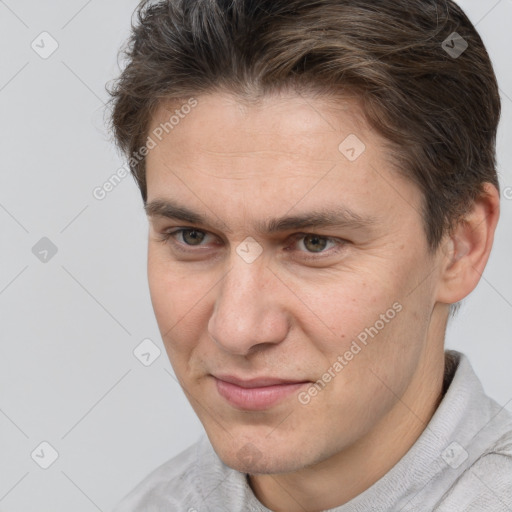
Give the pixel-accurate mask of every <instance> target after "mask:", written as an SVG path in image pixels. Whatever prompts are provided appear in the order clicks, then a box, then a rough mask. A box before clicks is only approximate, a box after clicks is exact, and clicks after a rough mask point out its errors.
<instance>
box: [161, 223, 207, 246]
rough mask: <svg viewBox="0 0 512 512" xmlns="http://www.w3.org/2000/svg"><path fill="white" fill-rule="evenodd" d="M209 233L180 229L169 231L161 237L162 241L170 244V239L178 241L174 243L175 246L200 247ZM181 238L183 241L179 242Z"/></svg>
mask: <svg viewBox="0 0 512 512" xmlns="http://www.w3.org/2000/svg"><path fill="white" fill-rule="evenodd" d="M207 235H208V233H206V231H201V230H200V229H195V228H179V229H175V230H173V231H167V232H165V233H162V234H161V235H160V241H161V242H163V243H165V242H169V241H170V239H171V238H172V239H174V240H176V242H174V240H173V243H174V245H179V244H181V245H185V246H190V247H194V246H200V245H201V242H202V241H203V240H204V239H205V238H206V236H207ZM179 238H181V240H179Z"/></svg>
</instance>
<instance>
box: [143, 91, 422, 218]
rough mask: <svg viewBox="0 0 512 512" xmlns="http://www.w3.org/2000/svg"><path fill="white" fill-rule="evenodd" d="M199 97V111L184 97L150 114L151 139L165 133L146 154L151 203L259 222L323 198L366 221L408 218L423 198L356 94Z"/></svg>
mask: <svg viewBox="0 0 512 512" xmlns="http://www.w3.org/2000/svg"><path fill="white" fill-rule="evenodd" d="M195 100H196V101H197V104H196V106H195V107H194V108H193V109H188V108H182V107H183V105H185V104H186V100H184V101H183V102H173V103H167V104H162V105H161V106H160V107H159V109H158V110H157V111H156V113H155V115H154V116H153V118H152V122H151V125H150V135H151V134H152V133H154V132H155V130H158V129H159V128H160V132H162V129H161V127H167V130H165V129H164V130H163V132H162V140H161V141H158V140H157V141H156V143H157V144H156V147H155V148H154V149H152V150H151V151H150V153H149V154H148V157H147V166H146V168H147V184H148V201H149V200H151V199H155V198H157V197H158V198H162V197H169V198H173V199H179V198H180V197H181V198H182V199H183V200H185V201H186V202H187V203H188V204H193V205H195V206H196V207H200V208H201V209H203V210H204V208H207V209H213V210H214V211H219V212H222V213H223V214H225V215H227V216H228V218H229V217H231V216H237V215H238V216H239V215H240V213H241V212H245V215H247V216H248V217H247V218H249V217H250V216H253V215H254V216H255V218H256V217H258V216H260V217H261V216H264V215H265V214H268V212H269V211H272V212H273V213H278V212H285V211H289V210H290V209H292V208H294V209H295V210H296V211H297V212H298V211H299V210H300V209H304V208H306V209H307V208H315V209H318V206H319V205H320V204H325V203H330V204H334V203H336V204H338V205H340V206H342V207H345V208H347V209H350V210H352V211H354V212H356V213H359V214H361V215H362V216H365V217H369V216H373V217H375V215H374V214H376V213H382V212H384V213H386V212H387V213H389V214H394V215H398V214H400V215H403V214H404V209H408V210H410V209H411V202H414V201H415V199H416V200H417V201H419V200H420V198H419V191H418V190H417V189H416V187H415V186H414V185H413V184H412V183H409V182H408V181H405V180H404V179H403V178H402V177H401V176H400V175H399V174H398V173H396V171H395V170H394V169H393V167H392V163H391V160H390V158H389V153H388V150H387V149H386V147H385V141H384V140H383V139H382V138H381V137H380V136H379V135H378V134H376V133H375V132H374V131H373V130H371V129H370V128H369V127H368V126H367V125H366V123H365V121H364V117H363V115H362V111H361V109H360V106H359V104H358V103H357V102H356V101H355V100H354V99H345V100H342V99H339V100H337V101H334V100H333V99H332V98H322V97H321V98H319V97H315V98H313V97H304V96H300V95H297V94H296V95H293V94H291V95H281V96H272V97H267V98H263V100H262V101H261V102H259V103H255V104H247V103H243V102H240V101H239V100H237V99H236V98H234V97H233V96H231V95H227V94H226V95H224V94H210V95H205V96H199V97H197V98H195ZM185 112H187V113H185ZM172 116H174V123H169V120H170V118H171V117H172ZM166 123H167V125H166ZM171 126H172V128H171ZM160 132H158V133H160ZM400 196H402V197H408V198H409V200H408V201H405V202H404V200H403V199H401V198H400ZM408 203H409V204H408ZM418 205H419V202H418ZM418 211H419V209H418ZM406 213H407V214H408V215H414V214H417V211H416V212H414V211H413V212H406Z"/></svg>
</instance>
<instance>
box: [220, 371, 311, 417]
mask: <svg viewBox="0 0 512 512" xmlns="http://www.w3.org/2000/svg"><path fill="white" fill-rule="evenodd" d="M213 377H214V379H215V384H216V387H217V392H218V393H219V395H220V396H221V397H222V398H224V399H225V400H226V401H227V402H228V403H229V404H230V405H232V406H233V407H235V408H237V409H242V410H245V411H264V410H266V409H269V408H271V407H272V406H274V405H277V404H278V403H280V402H282V401H283V400H284V399H286V398H287V397H289V396H290V395H292V394H293V393H295V392H297V391H298V390H299V389H300V388H301V387H303V386H305V385H307V384H309V383H310V382H309V381H297V380H286V379H279V378H273V377H261V378H257V379H248V380H246V379H239V378H237V377H233V376H229V375H225V376H213Z"/></svg>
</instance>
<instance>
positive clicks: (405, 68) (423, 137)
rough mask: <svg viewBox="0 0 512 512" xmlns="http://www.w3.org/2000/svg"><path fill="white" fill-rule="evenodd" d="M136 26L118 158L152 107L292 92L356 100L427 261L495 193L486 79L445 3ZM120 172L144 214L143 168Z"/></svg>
mask: <svg viewBox="0 0 512 512" xmlns="http://www.w3.org/2000/svg"><path fill="white" fill-rule="evenodd" d="M136 16H137V20H136V22H134V23H132V34H131V37H130V39H129V40H128V42H127V44H126V47H125V48H124V50H123V55H124V57H125V58H126V59H127V63H126V66H125V68H124V70H123V71H122V74H121V75H120V77H119V78H118V79H116V80H115V81H114V82H113V85H112V87H111V88H110V90H109V92H110V94H111V106H112V113H111V126H112V130H113V133H114V135H115V139H116V142H117V144H118V146H119V148H120V149H121V150H122V151H123V152H124V153H125V154H126V155H128V156H130V155H131V154H133V153H134V152H136V151H137V150H138V149H139V148H141V147H143V146H144V145H145V143H146V139H147V136H148V130H149V123H150V122H151V118H152V115H153V113H154V112H155V110H156V108H157V107H158V106H159V105H160V104H161V103H162V101H163V100H165V101H167V100H186V99H187V98H190V97H191V96H199V95H201V94H202V93H210V92H215V91H218V92H230V93H233V94H235V95H237V96H238V97H239V98H240V99H245V100H247V101H248V100H249V99H252V100H257V99H258V97H261V96H265V95H268V94H272V93H275V92H280V91H282V90H284V89H290V88H291V89H292V90H295V91H297V92H299V91H308V92H313V93H319V94H326V95H334V96H336V95H350V96H355V97H357V98H358V99H360V100H361V104H362V106H363V112H364V115H365V118H366V120H367V122H368V123H369V125H370V126H371V127H373V128H374V129H375V130H376V131H377V133H379V134H380V135H382V136H383V137H384V138H385V139H386V140H387V141H388V143H389V149H390V155H391V157H392V159H393V161H394V162H395V163H396V164H397V165H396V167H397V168H398V169H399V171H400V172H401V173H403V174H404V175H405V176H407V177H408V178H409V179H411V180H412V181H413V182H414V183H416V184H417V185H418V187H419V188H420V190H421V191H422V194H423V197H424V205H423V212H422V214H423V219H424V225H425V233H426V236H427V240H428V243H429V247H430V248H431V249H432V250H434V249H435V248H436V247H437V246H438V245H439V242H440V241H441V238H442V236H443V235H444V234H445V232H446V230H447V229H450V228H451V227H452V226H453V225H454V224H455V223H456V221H457V220H459V219H460V218H461V217H462V216H463V215H464V214H465V213H466V212H467V209H468V207H469V206H471V204H472V202H473V201H474V199H476V198H477V197H478V196H479V195H480V194H481V192H482V184H483V183H484V182H490V183H492V184H493V185H495V186H496V188H498V189H499V184H498V178H497V173H496V155H495V153H496V150H495V144H496V131H497V126H498V122H499V118H500V113H501V102H500V96H499V89H498V84H497V80H496V76H495V74H494V71H493V67H492V64H491V61H490V59H489V56H488V54H487V51H486V49H485V47H484V44H483V42H482V40H481V38H480V36H479V34H478V33H477V31H476V29H475V27H474V26H473V24H472V23H471V22H470V20H469V19H468V18H467V16H466V15H465V14H464V12H463V11H462V10H461V8H460V7H458V6H457V5H456V4H455V3H454V2H453V1H451V0H194V1H192V0H166V1H162V0H160V1H157V2H151V1H149V0H145V1H142V2H141V3H140V5H139V6H138V8H137V10H136ZM454 32H457V33H458V34H460V36H462V38H463V40H465V41H466V42H467V44H468V47H467V49H466V50H465V51H464V52H463V53H462V54H461V55H460V56H454V55H453V54H450V53H449V52H448V51H447V50H446V48H447V47H446V46H445V45H446V43H445V45H443V42H444V41H445V40H447V41H448V47H450V46H452V47H453V45H454V43H453V38H452V39H450V37H449V36H451V34H453V33H454ZM443 46H444V47H443ZM340 142H341V141H340ZM130 169H131V172H132V174H133V176H134V178H135V179H136V181H137V184H138V186H139V188H140V191H141V194H142V198H143V201H144V202H146V200H147V191H146V179H145V159H140V161H139V160H135V159H133V158H132V159H130Z"/></svg>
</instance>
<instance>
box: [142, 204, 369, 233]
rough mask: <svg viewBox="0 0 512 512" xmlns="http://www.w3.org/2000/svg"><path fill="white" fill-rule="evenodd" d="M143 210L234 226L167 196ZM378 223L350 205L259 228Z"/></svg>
mask: <svg viewBox="0 0 512 512" xmlns="http://www.w3.org/2000/svg"><path fill="white" fill-rule="evenodd" d="M144 210H145V212H146V215H147V216H148V217H164V218H168V219H175V220H180V221H183V222H188V223H190V224H201V225H203V226H210V225H211V226H212V227H215V228H216V229H218V230H219V231H222V230H224V231H226V232H227V233H231V230H230V229H229V228H227V227H226V226H224V227H223V226H221V224H220V223H218V222H211V221H210V220H209V219H208V218H206V217H205V216H203V215H202V214H200V213H197V212H194V211H193V210H190V209H189V208H187V207H186V206H183V205H180V204H178V203H175V202H173V201H170V200H168V199H154V200H153V201H151V202H149V203H146V204H145V205H144ZM375 224H377V219H376V218H375V217H373V216H371V215H368V216H364V217H363V216H361V215H359V214H358V213H356V212H354V211H352V210H351V209H349V208H346V207H343V206H337V207H335V208H334V209H321V210H313V211H309V212H303V213H300V214H298V215H291V216H285V217H274V218H271V219H268V220H266V221H264V222H257V223H256V231H257V232H258V233H260V234H273V233H280V232H284V231H290V230H294V229H304V228H321V227H345V228H351V229H363V228H369V227H370V226H374V225H375Z"/></svg>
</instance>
